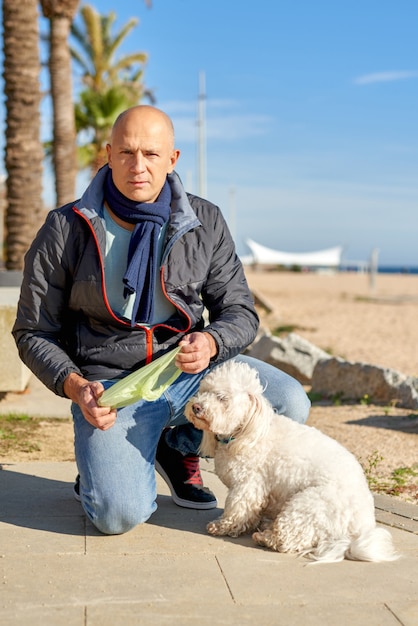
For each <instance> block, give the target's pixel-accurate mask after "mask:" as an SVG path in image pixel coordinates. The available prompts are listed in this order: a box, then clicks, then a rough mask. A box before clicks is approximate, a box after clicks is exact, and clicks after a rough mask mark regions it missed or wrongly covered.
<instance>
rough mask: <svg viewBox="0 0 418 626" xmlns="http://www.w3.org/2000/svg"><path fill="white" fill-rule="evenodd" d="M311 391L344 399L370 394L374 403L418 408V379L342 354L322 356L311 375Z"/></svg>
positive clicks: (369, 398)
mask: <svg viewBox="0 0 418 626" xmlns="http://www.w3.org/2000/svg"><path fill="white" fill-rule="evenodd" d="M311 391H312V393H314V394H321V395H325V396H327V397H333V396H339V397H340V398H341V399H342V400H357V401H358V400H361V399H362V398H364V397H366V396H367V397H368V400H369V401H370V402H374V403H388V404H390V403H395V404H396V405H397V406H400V407H403V408H407V409H417V408H418V379H417V378H413V377H412V376H406V375H405V374H401V373H400V372H398V371H396V370H393V369H390V368H384V367H378V366H375V365H368V364H367V363H352V362H350V361H344V360H343V359H341V358H328V359H323V360H319V361H318V362H317V363H316V365H315V368H314V371H313V375H312V387H311Z"/></svg>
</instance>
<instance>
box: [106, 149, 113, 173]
mask: <svg viewBox="0 0 418 626" xmlns="http://www.w3.org/2000/svg"><path fill="white" fill-rule="evenodd" d="M106 152H107V163H108V165H109V167H112V146H111V145H110V143H107V144H106Z"/></svg>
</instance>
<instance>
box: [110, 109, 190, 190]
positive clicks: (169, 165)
mask: <svg viewBox="0 0 418 626" xmlns="http://www.w3.org/2000/svg"><path fill="white" fill-rule="evenodd" d="M106 149H107V155H108V163H109V167H110V168H111V170H112V176H113V182H114V183H115V185H116V187H117V188H118V189H119V191H120V192H121V193H123V194H124V195H125V196H126V197H128V198H129V199H131V200H134V201H135V202H154V201H155V200H156V198H157V197H158V195H159V193H160V191H161V189H162V187H163V185H164V183H165V180H166V178H167V174H170V173H171V172H172V171H173V170H174V167H175V165H176V163H177V159H178V157H179V155H180V152H179V150H176V149H175V148H174V129H173V123H172V121H171V119H170V118H169V117H168V115H166V114H165V113H164V112H163V111H160V109H157V108H155V107H152V106H148V105H139V106H135V107H132V108H130V109H127V110H126V111H124V112H123V113H121V114H120V115H119V117H118V118H117V119H116V121H115V123H114V125H113V130H112V134H111V143H109V144H108V145H107V146H106Z"/></svg>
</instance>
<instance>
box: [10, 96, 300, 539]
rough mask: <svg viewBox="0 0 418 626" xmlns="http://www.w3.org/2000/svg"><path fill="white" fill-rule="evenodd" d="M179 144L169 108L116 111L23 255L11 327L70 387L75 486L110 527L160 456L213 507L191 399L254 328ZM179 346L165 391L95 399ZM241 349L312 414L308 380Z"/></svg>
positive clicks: (183, 492) (49, 377) (160, 467)
mask: <svg viewBox="0 0 418 626" xmlns="http://www.w3.org/2000/svg"><path fill="white" fill-rule="evenodd" d="M179 154H180V153H179V150H177V149H176V148H175V144H174V131H173V126H172V123H171V120H170V119H169V118H168V117H167V115H165V113H163V112H162V111H160V110H158V109H156V108H154V107H151V106H143V105H142V106H136V107H133V108H131V109H128V110H127V111H125V112H124V113H122V114H121V115H120V116H119V118H118V119H117V120H116V122H115V125H114V127H113V131H112V135H111V143H109V144H108V146H107V155H108V165H106V166H104V167H103V168H102V169H101V170H99V172H98V173H97V174H96V176H95V177H94V179H93V180H92V182H91V183H90V185H89V186H88V188H87V189H86V191H85V193H84V194H83V196H82V198H81V199H80V200H78V201H76V202H74V203H71V204H68V205H66V206H64V207H61V208H59V209H56V210H54V211H51V212H50V213H49V214H48V216H47V219H46V222H45V224H44V225H43V227H42V228H41V229H40V231H39V233H38V234H37V236H36V238H35V240H34V242H33V244H32V246H31V248H30V249H29V251H28V253H27V255H26V259H25V268H24V276H23V282H22V288H21V295H20V300H19V305H18V311H17V319H16V322H15V325H14V328H13V335H14V337H15V340H16V344H17V346H18V349H19V354H20V356H21V358H22V360H23V361H24V363H26V365H27V366H28V367H29V368H30V369H31V370H32V371H33V372H34V374H35V375H36V376H37V377H38V378H39V379H40V380H41V381H42V382H43V383H44V384H45V385H46V386H47V387H48V388H49V389H51V390H52V391H54V392H55V393H56V394H57V395H60V396H66V397H68V398H70V399H71V400H72V413H73V418H74V435H75V454H76V461H77V467H78V471H79V481H78V483H77V492H78V493H77V495H78V496H79V498H80V500H81V503H82V506H83V508H84V510H85V512H86V514H87V516H88V517H89V519H90V520H91V521H92V522H93V524H95V526H96V527H97V528H98V529H99V530H101V531H102V532H103V533H106V534H116V533H122V532H126V531H127V530H129V529H131V528H133V527H134V526H135V525H137V524H138V523H141V522H144V521H146V520H147V519H148V518H149V517H150V515H151V514H152V513H153V511H154V510H155V509H156V503H155V500H156V482H155V471H154V470H155V469H157V471H159V473H160V474H161V475H162V476H163V478H164V479H165V480H166V481H167V483H168V485H169V487H170V490H171V493H172V496H173V499H174V501H175V502H176V503H177V504H178V505H180V506H185V507H190V508H213V507H215V506H216V498H215V496H214V495H213V494H212V493H211V492H210V491H209V490H207V489H205V488H204V487H203V484H202V479H201V475H200V471H199V459H198V456H197V450H198V447H199V443H200V438H201V433H200V432H199V431H197V430H196V429H194V428H193V426H192V425H191V424H188V423H186V420H185V418H184V416H183V408H184V406H185V404H186V402H187V400H188V398H189V397H190V396H191V395H192V394H193V393H194V392H195V391H196V390H197V387H198V385H199V382H200V380H201V378H202V377H203V375H204V374H205V372H206V371H208V368H210V367H213V366H215V365H216V364H219V363H221V362H223V361H225V360H227V359H230V358H233V357H237V355H239V353H240V352H241V351H242V350H243V349H244V348H245V347H246V346H248V345H249V344H250V343H251V342H252V341H253V339H254V337H255V334H256V331H257V327H258V318H257V314H256V312H255V309H254V306H253V300H252V297H251V294H250V292H249V289H248V286H247V283H246V280H245V276H244V273H243V269H242V266H241V263H240V261H239V259H238V258H237V256H236V254H235V248H234V244H233V241H232V238H231V235H230V233H229V231H228V229H227V227H226V224H225V221H224V219H223V217H222V215H221V213H220V211H219V209H218V208H217V207H216V206H214V205H213V204H211V203H209V202H208V201H206V200H203V199H201V198H198V197H196V196H192V195H190V194H186V193H185V191H184V189H183V187H182V184H181V182H180V179H179V177H178V176H177V174H176V173H175V166H176V163H177V160H178V158H179ZM205 309H206V310H207V311H208V315H209V322H208V323H206V324H205V321H204V311H205ZM176 345H180V346H181V351H180V352H179V354H178V357H177V361H176V364H177V366H178V367H179V368H180V369H181V370H182V374H181V376H180V377H179V378H178V379H177V380H176V382H175V383H173V385H171V386H170V388H169V389H168V390H167V391H166V392H165V393H164V394H163V396H162V397H161V398H160V399H159V400H156V401H154V402H145V401H140V402H137V403H135V404H133V405H130V406H128V407H125V408H123V409H119V410H118V411H116V410H114V409H112V408H110V407H101V406H99V405H98V399H99V398H100V396H101V394H102V393H103V390H104V388H105V387H107V386H108V385H109V384H111V382H110V381H115V380H116V379H120V378H121V377H123V376H125V375H127V374H129V373H130V372H132V371H133V370H135V369H138V368H139V367H141V366H143V365H144V364H145V363H148V362H150V361H151V360H153V359H154V358H157V357H158V356H160V355H162V354H164V353H165V352H167V351H168V350H170V349H172V348H174V347H175V346H176ZM237 358H245V357H237ZM246 360H250V361H251V364H252V365H253V366H254V367H256V368H257V369H258V371H259V373H260V377H261V380H262V382H263V384H264V385H265V386H266V387H267V388H266V396H267V397H268V398H269V400H270V401H271V402H272V404H273V406H274V407H275V409H276V410H277V411H280V412H284V413H285V414H287V415H288V416H289V417H292V418H293V419H298V420H299V421H305V420H306V418H307V415H308V411H309V402H308V400H307V397H306V394H305V393H304V391H303V389H302V387H301V386H300V385H299V384H298V383H297V382H296V381H295V380H294V379H292V378H290V377H289V376H287V375H285V374H283V373H282V372H280V371H279V370H277V369H275V368H272V367H271V366H268V365H267V364H265V363H262V362H260V361H256V360H255V359H248V358H247V359H246Z"/></svg>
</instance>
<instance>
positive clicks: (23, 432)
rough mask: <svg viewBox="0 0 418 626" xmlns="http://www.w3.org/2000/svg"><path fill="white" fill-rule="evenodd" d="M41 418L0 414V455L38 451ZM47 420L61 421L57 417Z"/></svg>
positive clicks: (42, 420)
mask: <svg viewBox="0 0 418 626" xmlns="http://www.w3.org/2000/svg"><path fill="white" fill-rule="evenodd" d="M44 421H45V420H44V419H43V418H36V417H31V416H30V415H26V414H15V413H9V414H7V415H0V455H1V456H6V455H7V454H9V453H12V452H27V453H29V452H39V451H40V449H41V448H40V445H39V441H38V439H39V431H40V429H41V422H44ZM48 421H57V422H58V421H61V420H59V419H58V418H56V419H50V418H48Z"/></svg>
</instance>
